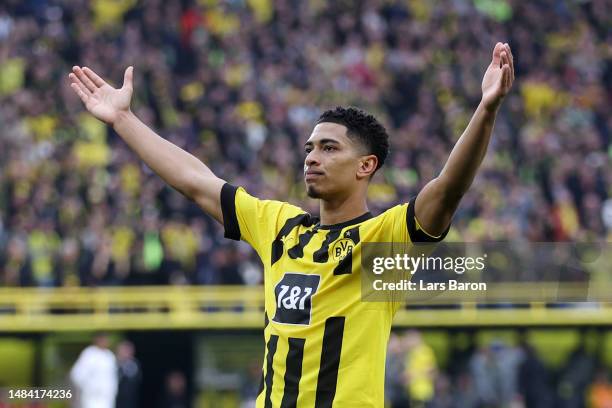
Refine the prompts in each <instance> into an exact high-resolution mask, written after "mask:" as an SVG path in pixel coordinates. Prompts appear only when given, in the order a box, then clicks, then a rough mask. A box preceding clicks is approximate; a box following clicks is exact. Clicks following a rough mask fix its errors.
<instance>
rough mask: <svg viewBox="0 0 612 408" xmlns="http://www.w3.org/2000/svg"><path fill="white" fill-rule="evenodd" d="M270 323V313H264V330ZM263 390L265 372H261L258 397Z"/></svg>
mask: <svg viewBox="0 0 612 408" xmlns="http://www.w3.org/2000/svg"><path fill="white" fill-rule="evenodd" d="M268 323H270V320H269V319H268V312H264V329H265V328H266V327H268ZM263 389H264V373H263V370H261V380H260V381H259V389H258V390H257V396H259V394H261V392H262V391H263Z"/></svg>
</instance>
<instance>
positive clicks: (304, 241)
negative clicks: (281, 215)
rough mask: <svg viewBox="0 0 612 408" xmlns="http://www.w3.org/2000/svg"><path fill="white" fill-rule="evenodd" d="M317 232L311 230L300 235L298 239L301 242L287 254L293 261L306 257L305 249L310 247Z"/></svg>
mask: <svg viewBox="0 0 612 408" xmlns="http://www.w3.org/2000/svg"><path fill="white" fill-rule="evenodd" d="M315 232H316V230H315V229H311V230H308V231H306V232H305V233H303V234H302V235H300V238H299V239H298V241H299V242H298V243H297V244H296V245H295V246H294V247H293V248H291V249H290V250H289V251H287V254H288V255H289V257H290V258H291V259H297V258H301V257H303V256H304V247H305V246H306V245H308V243H309V242H310V240H311V239H312V237H313V236H314V234H315Z"/></svg>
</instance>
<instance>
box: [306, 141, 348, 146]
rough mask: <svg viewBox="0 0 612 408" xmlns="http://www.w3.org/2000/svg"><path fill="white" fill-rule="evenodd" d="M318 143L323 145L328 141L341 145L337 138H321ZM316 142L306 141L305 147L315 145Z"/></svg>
mask: <svg viewBox="0 0 612 408" xmlns="http://www.w3.org/2000/svg"><path fill="white" fill-rule="evenodd" d="M317 143H318V144H320V145H322V144H326V143H332V144H337V145H339V144H340V142H339V141H337V140H335V139H321V140H318V141H317ZM313 145H314V143H313V142H306V143H304V147H309V146H313Z"/></svg>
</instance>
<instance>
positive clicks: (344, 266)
mask: <svg viewBox="0 0 612 408" xmlns="http://www.w3.org/2000/svg"><path fill="white" fill-rule="evenodd" d="M344 238H347V239H350V240H351V241H353V244H354V245H357V244H358V243H359V240H360V239H359V227H355V228H351V229H350V230H348V231H346V232H345V233H344ZM351 273H353V253H352V252H349V253H348V254H346V256H345V257H344V258H342V260H341V261H340V262H338V265H337V266H336V267H335V268H334V275H349V274H351Z"/></svg>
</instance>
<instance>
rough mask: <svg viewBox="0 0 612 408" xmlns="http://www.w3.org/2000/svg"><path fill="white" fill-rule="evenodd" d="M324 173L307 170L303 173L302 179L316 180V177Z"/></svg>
mask: <svg viewBox="0 0 612 408" xmlns="http://www.w3.org/2000/svg"><path fill="white" fill-rule="evenodd" d="M323 176H324V173H323V172H322V171H315V170H308V171H307V172H306V173H304V180H306V181H310V180H316V179H317V178H320V177H323Z"/></svg>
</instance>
